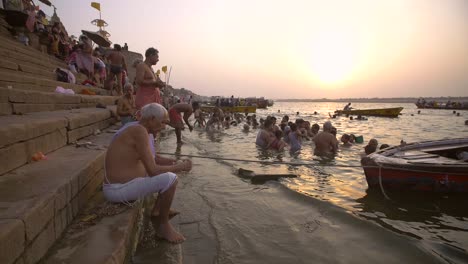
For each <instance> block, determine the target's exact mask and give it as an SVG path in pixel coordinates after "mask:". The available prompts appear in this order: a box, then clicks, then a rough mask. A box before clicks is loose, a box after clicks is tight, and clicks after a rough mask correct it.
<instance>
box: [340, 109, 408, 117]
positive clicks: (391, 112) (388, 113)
mask: <svg viewBox="0 0 468 264" xmlns="http://www.w3.org/2000/svg"><path fill="white" fill-rule="evenodd" d="M402 110H403V107H394V108H379V109H351V110H336V111H335V114H337V115H362V116H383V117H398V115H399V114H400V112H401V111H402Z"/></svg>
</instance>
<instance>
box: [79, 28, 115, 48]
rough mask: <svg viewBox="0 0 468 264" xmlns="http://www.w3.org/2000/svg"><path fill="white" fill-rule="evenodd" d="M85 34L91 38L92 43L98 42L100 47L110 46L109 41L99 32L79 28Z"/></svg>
mask: <svg viewBox="0 0 468 264" xmlns="http://www.w3.org/2000/svg"><path fill="white" fill-rule="evenodd" d="M81 32H83V34H84V35H85V36H87V37H88V38H89V39H91V40H92V41H93V42H94V43H96V44H98V45H99V46H101V47H106V48H107V47H110V45H111V42H110V41H109V40H107V39H106V38H105V37H103V36H102V35H101V34H99V33H98V32H92V31H87V30H81Z"/></svg>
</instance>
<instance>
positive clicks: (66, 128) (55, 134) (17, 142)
mask: <svg viewBox="0 0 468 264" xmlns="http://www.w3.org/2000/svg"><path fill="white" fill-rule="evenodd" d="M113 109H115V107H112V108H111V109H101V108H84V109H73V110H62V111H53V112H37V113H29V114H26V115H9V116H1V117H0V123H1V124H2V126H0V159H1V160H2V163H0V178H2V177H3V176H1V175H3V174H5V173H7V172H9V171H11V170H14V169H16V168H18V167H20V166H23V165H24V164H26V163H29V162H31V160H32V157H33V155H34V154H35V153H37V152H42V153H44V154H47V153H49V152H52V151H54V150H57V149H59V148H61V147H64V146H65V145H67V144H73V143H74V142H76V141H77V140H79V139H81V138H83V137H87V136H89V135H93V134H94V133H95V132H96V131H97V130H102V129H104V128H107V127H109V126H110V125H112V124H114V123H115V122H116V119H115V118H114V113H113V111H114V110H113Z"/></svg>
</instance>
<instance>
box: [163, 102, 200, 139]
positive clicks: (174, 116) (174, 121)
mask: <svg viewBox="0 0 468 264" xmlns="http://www.w3.org/2000/svg"><path fill="white" fill-rule="evenodd" d="M199 107H200V105H199V104H198V102H193V103H192V105H190V104H186V103H178V104H175V105H173V106H171V108H169V119H170V121H171V122H170V123H169V125H170V126H171V127H173V128H175V134H176V137H177V144H182V130H183V129H184V128H185V126H184V121H185V124H187V126H188V128H189V130H190V132H192V130H193V126H192V125H191V124H190V122H189V120H188V119H189V117H190V116H191V115H192V113H193V111H194V110H197V109H198V108H199ZM182 113H184V116H183V118H182Z"/></svg>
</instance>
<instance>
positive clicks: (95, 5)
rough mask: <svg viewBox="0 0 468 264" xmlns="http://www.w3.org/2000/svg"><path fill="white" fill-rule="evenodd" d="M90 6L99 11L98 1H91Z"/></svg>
mask: <svg viewBox="0 0 468 264" xmlns="http://www.w3.org/2000/svg"><path fill="white" fill-rule="evenodd" d="M91 6H92V7H94V8H96V9H97V10H99V11H101V4H100V3H98V2H91Z"/></svg>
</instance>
